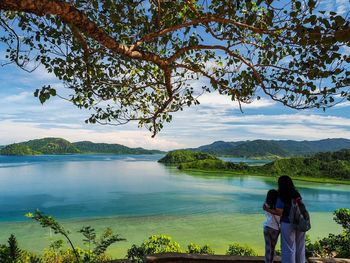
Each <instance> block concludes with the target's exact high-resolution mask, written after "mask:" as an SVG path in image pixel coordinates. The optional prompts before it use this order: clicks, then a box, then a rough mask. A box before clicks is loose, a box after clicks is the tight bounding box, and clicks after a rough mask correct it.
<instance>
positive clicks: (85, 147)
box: [73, 141, 163, 154]
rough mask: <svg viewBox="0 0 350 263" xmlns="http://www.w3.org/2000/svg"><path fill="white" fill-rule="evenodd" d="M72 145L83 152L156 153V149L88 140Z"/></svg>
mask: <svg viewBox="0 0 350 263" xmlns="http://www.w3.org/2000/svg"><path fill="white" fill-rule="evenodd" d="M73 145H74V146H75V147H76V148H77V149H78V150H79V151H81V152H84V153H113V154H158V153H163V152H162V151H158V150H146V149H143V148H140V147H139V148H129V147H126V146H124V145H121V144H108V143H93V142H89V141H81V142H74V143H73Z"/></svg>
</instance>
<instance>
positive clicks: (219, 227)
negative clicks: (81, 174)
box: [0, 213, 340, 258]
mask: <svg viewBox="0 0 350 263" xmlns="http://www.w3.org/2000/svg"><path fill="white" fill-rule="evenodd" d="M312 219H313V222H312V223H313V227H312V229H311V230H310V231H309V232H308V234H309V235H310V237H311V238H312V239H313V240H315V239H317V238H320V237H324V236H326V235H328V233H329V232H330V231H331V232H333V233H334V232H338V231H339V230H340V228H339V227H338V226H337V225H336V224H335V223H334V221H333V220H332V215H331V214H330V213H312ZM263 220H264V217H263V215H261V214H249V215H246V214H221V215H220V214H207V215H187V216H149V217H111V218H99V219H86V220H64V221H62V223H63V225H64V226H65V227H66V228H67V229H69V230H70V231H71V232H72V235H71V236H72V239H73V240H74V241H75V242H76V243H77V244H79V245H82V244H81V241H80V240H81V235H80V234H78V233H77V230H78V229H79V228H80V227H81V226H87V225H90V226H93V227H94V228H95V229H96V230H97V231H98V232H100V233H101V232H102V230H103V229H104V228H105V227H108V226H109V227H112V228H113V229H114V230H115V231H116V233H119V234H120V235H121V236H122V237H125V238H127V241H126V242H118V243H117V244H115V245H113V246H111V248H110V249H109V250H108V253H109V254H111V255H113V256H114V257H117V258H123V257H124V256H125V255H126V252H127V249H128V248H130V247H131V245H132V244H140V243H141V242H142V241H143V240H145V239H146V238H147V237H148V236H150V235H153V234H167V235H171V236H172V238H173V240H175V241H177V242H178V243H179V244H180V245H181V247H182V248H183V249H186V246H187V244H189V243H190V242H193V243H197V244H202V245H204V244H209V245H210V246H211V247H212V248H213V249H214V251H215V252H216V253H218V254H225V251H226V249H227V248H228V245H229V244H230V243H233V242H239V243H242V244H248V245H250V246H252V247H254V248H255V249H256V250H257V251H258V252H259V254H263V249H264V247H263V246H264V241H263V235H262V222H263ZM11 233H14V234H15V235H16V236H17V237H18V239H19V240H20V244H21V246H22V247H23V248H26V249H28V250H30V251H35V252H38V253H41V252H42V250H43V249H44V248H45V247H48V245H49V244H50V240H55V239H57V238H58V236H55V235H52V236H51V237H50V232H49V230H47V229H42V228H41V227H40V226H38V225H37V224H35V223H26V222H20V223H3V224H1V225H0V241H1V242H5V241H6V239H7V238H8V236H9V235H10V234H11Z"/></svg>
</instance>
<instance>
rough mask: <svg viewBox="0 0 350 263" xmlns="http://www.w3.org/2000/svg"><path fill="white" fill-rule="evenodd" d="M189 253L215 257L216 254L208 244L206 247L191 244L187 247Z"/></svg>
mask: <svg viewBox="0 0 350 263" xmlns="http://www.w3.org/2000/svg"><path fill="white" fill-rule="evenodd" d="M187 253H190V254H206V255H213V254H214V253H215V252H214V250H213V249H212V248H211V247H210V246H209V245H207V244H205V245H204V246H202V247H201V246H200V245H198V244H194V243H190V244H189V245H188V246H187Z"/></svg>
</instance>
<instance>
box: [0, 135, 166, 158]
mask: <svg viewBox="0 0 350 263" xmlns="http://www.w3.org/2000/svg"><path fill="white" fill-rule="evenodd" d="M162 153H164V152H162V151H158V150H146V149H143V148H129V147H127V146H124V145H121V144H108V143H93V142H89V141H81V142H74V143H71V142H69V141H67V140H65V139H62V138H42V139H35V140H30V141H26V142H21V143H13V144H10V145H6V146H4V147H2V148H0V155H18V156H24V155H41V154H48V155H50V154H162Z"/></svg>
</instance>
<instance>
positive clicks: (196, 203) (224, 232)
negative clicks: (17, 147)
mask: <svg viewBox="0 0 350 263" xmlns="http://www.w3.org/2000/svg"><path fill="white" fill-rule="evenodd" d="M159 158H161V155H148V156H146V155H143V156H132V155H122V156H118V155H62V156H34V157H9V156H0V243H1V242H4V241H6V238H7V237H8V236H9V234H10V233H15V234H16V235H17V236H18V238H19V240H23V241H24V245H25V246H27V247H29V248H32V245H30V244H29V243H30V241H32V240H36V241H35V249H37V250H40V249H41V248H43V247H45V246H47V244H48V242H49V237H47V236H46V234H47V232H45V231H44V232H42V230H41V229H40V227H39V226H33V224H32V223H30V221H29V220H28V219H26V218H25V217H24V214H25V213H26V212H29V211H33V210H35V209H40V210H42V211H44V212H45V213H46V214H51V215H54V216H55V217H57V218H59V219H60V220H62V221H63V222H64V223H65V224H68V225H69V226H70V227H71V228H72V229H73V230H77V228H76V226H77V225H79V226H81V225H82V224H85V225H86V224H90V225H93V226H97V229H102V228H103V227H107V226H112V227H116V228H117V229H119V232H120V233H121V234H123V236H125V237H126V238H127V239H128V243H124V245H118V246H119V247H118V248H116V249H114V250H113V249H112V250H113V251H115V254H116V255H125V251H126V249H127V247H130V245H131V244H133V243H139V242H142V240H144V239H146V238H147V237H148V236H149V235H151V234H157V233H168V234H171V235H173V236H175V237H177V240H180V241H183V242H188V243H189V242H198V243H200V242H209V241H211V242H212V243H214V247H215V246H217V247H216V249H217V250H218V251H219V252H220V251H221V252H224V246H225V244H228V243H229V242H231V241H236V242H242V241H243V242H244V243H249V244H251V245H253V246H255V247H257V248H258V249H260V250H261V249H262V247H263V241H262V235H261V224H262V221H263V215H262V210H261V206H262V203H263V201H264V198H265V194H266V191H267V190H268V189H271V188H275V187H276V183H275V179H274V178H266V177H256V176H234V177H225V176H222V175H218V176H216V175H213V174H212V173H211V174H206V173H202V172H197V173H184V172H181V171H178V170H177V169H176V168H174V167H167V166H164V165H162V164H159V163H157V162H156V160H158V159H159ZM237 161H240V160H237ZM296 185H297V186H298V189H299V190H300V192H301V194H302V196H303V198H304V200H305V202H306V204H307V207H308V208H309V210H310V211H311V213H312V214H313V215H315V216H313V230H312V231H311V232H310V233H311V235H312V237H313V238H317V237H321V236H324V235H326V234H327V233H329V232H335V231H338V230H339V228H337V226H336V224H335V223H334V222H332V214H331V212H332V211H334V210H335V209H336V208H340V207H349V204H350V186H349V185H334V184H317V183H309V182H298V181H296ZM73 232H75V233H76V231H73ZM43 235H44V236H45V238H46V239H45V238H43ZM79 239H80V237H79V238H78V237H77V240H79ZM26 242H29V243H26Z"/></svg>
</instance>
